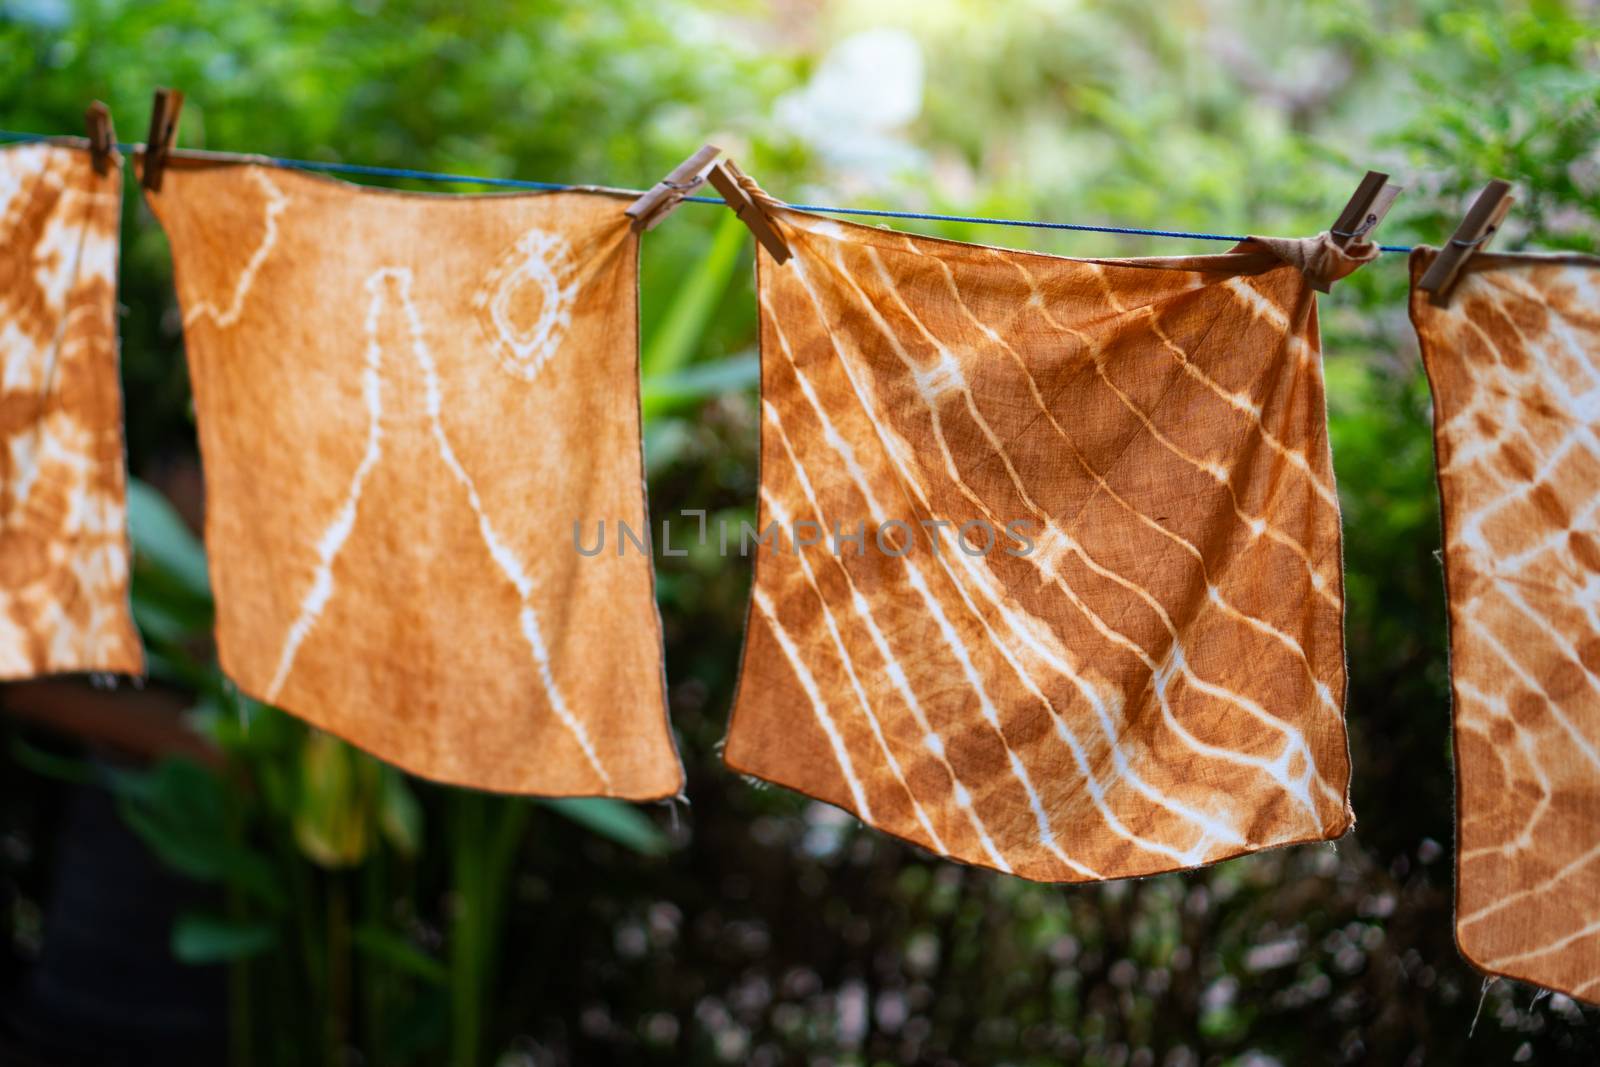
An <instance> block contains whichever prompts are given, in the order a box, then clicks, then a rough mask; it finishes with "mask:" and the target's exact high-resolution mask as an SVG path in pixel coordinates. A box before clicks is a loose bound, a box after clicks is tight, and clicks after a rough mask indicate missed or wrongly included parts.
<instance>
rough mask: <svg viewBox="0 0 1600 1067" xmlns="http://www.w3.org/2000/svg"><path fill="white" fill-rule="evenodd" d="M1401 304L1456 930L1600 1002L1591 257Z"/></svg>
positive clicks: (1468, 949)
mask: <svg viewBox="0 0 1600 1067" xmlns="http://www.w3.org/2000/svg"><path fill="white" fill-rule="evenodd" d="M1435 255H1436V253H1435V252H1434V251H1433V250H1432V249H1418V250H1417V251H1416V252H1414V253H1413V254H1412V258H1411V277H1412V283H1413V288H1412V293H1411V318H1412V321H1413V322H1414V323H1415V324H1416V327H1417V338H1418V340H1419V342H1420V343H1421V346H1422V360H1423V364H1424V365H1425V366H1426V368H1427V372H1428V381H1429V382H1430V384H1431V385H1432V388H1433V401H1434V441H1435V446H1436V451H1437V462H1438V467H1439V491H1440V496H1441V497H1442V501H1443V507H1444V550H1445V585H1446V589H1447V591H1448V593H1449V601H1450V682H1451V690H1452V696H1453V701H1452V703H1453V708H1454V711H1453V716H1454V723H1455V754H1456V767H1455V774H1456V819H1457V831H1456V940H1457V943H1458V944H1459V945H1460V948H1461V951H1462V953H1463V954H1464V955H1465V956H1466V957H1467V958H1468V959H1469V960H1471V961H1472V962H1473V963H1474V964H1475V965H1476V966H1478V967H1480V968H1482V969H1483V970H1485V971H1488V972H1490V973H1492V974H1499V975H1505V976H1508V977H1511V978H1520V979H1522V980H1524V981H1528V982H1534V983H1537V984H1539V985H1542V986H1546V987H1548V988H1550V989H1555V990H1559V991H1561V992H1563V993H1567V994H1570V995H1572V996H1575V997H1582V998H1584V999H1586V1000H1589V1001H1593V1002H1600V511H1597V502H1600V258H1595V257H1585V256H1536V255H1476V256H1473V257H1472V258H1471V259H1470V260H1468V262H1467V265H1466V267H1465V269H1464V271H1463V273H1462V275H1461V278H1460V280H1459V281H1458V282H1457V283H1456V285H1455V288H1454V291H1453V292H1452V293H1451V295H1450V301H1449V304H1448V306H1447V307H1443V308H1440V307H1435V306H1434V305H1433V304H1432V303H1431V302H1430V300H1429V296H1428V294H1427V293H1424V292H1422V291H1420V290H1418V289H1416V288H1415V284H1416V282H1417V281H1418V280H1419V279H1420V278H1421V277H1422V274H1423V272H1424V271H1426V270H1427V268H1428V265H1429V264H1431V263H1432V262H1433V259H1434V256H1435Z"/></svg>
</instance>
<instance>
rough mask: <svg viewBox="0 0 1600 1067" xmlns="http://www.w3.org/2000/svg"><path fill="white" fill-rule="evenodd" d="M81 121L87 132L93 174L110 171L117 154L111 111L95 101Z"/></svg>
mask: <svg viewBox="0 0 1600 1067" xmlns="http://www.w3.org/2000/svg"><path fill="white" fill-rule="evenodd" d="M83 121H84V125H85V126H87V127H88V130H89V158H90V159H91V160H92V161H93V162H94V172H95V173H96V174H105V173H107V172H108V171H110V169H111V160H112V157H114V156H115V155H116V152H117V131H116V128H115V127H114V126H112V125H111V109H110V108H109V107H106V105H105V104H104V103H103V102H101V101H99V100H96V101H95V102H94V103H92V104H90V105H89V108H88V110H87V111H85V112H84V113H83Z"/></svg>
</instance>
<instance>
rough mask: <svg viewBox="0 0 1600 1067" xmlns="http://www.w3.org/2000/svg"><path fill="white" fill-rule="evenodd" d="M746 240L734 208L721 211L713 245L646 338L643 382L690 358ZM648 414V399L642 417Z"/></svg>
mask: <svg viewBox="0 0 1600 1067" xmlns="http://www.w3.org/2000/svg"><path fill="white" fill-rule="evenodd" d="M744 243H745V225H744V223H742V222H740V221H739V217H738V216H737V215H735V214H733V212H731V211H729V212H724V213H723V216H722V219H721V221H720V222H719V223H718V224H717V229H716V232H715V233H714V234H713V235H712V237H711V246H710V247H709V248H708V249H706V253H705V255H704V256H703V257H701V259H700V262H699V263H698V264H697V265H696V266H695V267H694V269H692V270H690V271H688V272H687V273H686V274H684V275H682V276H680V279H679V286H678V288H677V290H676V291H675V292H674V293H673V296H672V303H671V305H670V306H669V307H668V309H667V312H666V314H665V316H664V317H663V318H662V319H661V323H660V325H659V326H657V327H656V329H654V330H652V331H651V334H650V337H649V338H648V339H646V341H645V344H644V346H643V347H644V351H643V353H642V354H641V356H640V359H639V369H640V372H641V373H642V374H643V376H644V378H645V380H646V381H649V380H650V379H652V378H657V377H660V376H662V375H666V374H671V373H672V372H674V371H676V370H679V369H680V368H681V367H683V365H684V364H686V363H688V362H689V360H690V358H691V357H693V355H694V353H695V351H696V350H697V349H698V348H699V347H700V345H701V343H702V341H703V339H704V337H705V334H706V327H707V326H708V325H709V324H710V322H711V316H712V314H713V313H714V312H715V311H716V310H717V305H718V304H720V303H721V302H722V296H723V294H724V293H726V292H727V291H728V282H729V281H730V280H731V279H732V277H733V271H734V268H735V267H737V266H738V264H739V253H740V252H741V251H742V250H743V249H744ZM650 414H651V408H650V405H649V403H648V401H647V402H646V404H645V417H646V418H648V417H649V416H650Z"/></svg>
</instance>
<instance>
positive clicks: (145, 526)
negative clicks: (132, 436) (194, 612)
mask: <svg viewBox="0 0 1600 1067" xmlns="http://www.w3.org/2000/svg"><path fill="white" fill-rule="evenodd" d="M128 536H129V539H130V540H132V542H133V551H134V553H135V555H136V556H140V557H143V558H144V559H145V560H147V561H149V562H151V563H153V564H155V565H156V566H157V567H159V568H160V569H161V570H163V571H164V572H166V573H167V574H169V575H171V576H172V577H173V578H175V579H177V580H178V581H179V582H180V583H181V585H182V586H183V588H184V589H185V590H186V591H188V592H189V593H191V594H194V595H196V596H201V597H206V598H208V599H209V598H210V596H211V579H210V577H209V576H208V575H207V573H206V553H205V549H204V548H203V547H201V545H200V541H199V540H198V539H197V538H196V537H195V536H194V534H192V533H190V532H189V528H188V527H187V526H185V525H184V522H183V520H182V519H181V518H179V517H178V513H177V512H176V511H175V510H173V507H172V505H171V504H169V503H168V502H167V498H166V497H164V496H162V495H161V494H160V493H158V492H156V491H155V489H153V488H151V487H150V486H149V485H147V484H145V483H144V482H142V481H140V480H139V479H137V478H129V479H128Z"/></svg>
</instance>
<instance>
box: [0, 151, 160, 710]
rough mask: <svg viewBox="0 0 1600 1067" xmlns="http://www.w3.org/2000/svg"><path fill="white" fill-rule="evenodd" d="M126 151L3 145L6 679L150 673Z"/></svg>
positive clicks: (0, 559)
mask: <svg viewBox="0 0 1600 1067" xmlns="http://www.w3.org/2000/svg"><path fill="white" fill-rule="evenodd" d="M121 209H122V168H121V163H120V161H118V160H116V159H111V160H109V161H108V165H107V167H106V173H105V174H97V173H95V169H94V164H93V160H92V157H91V156H90V154H89V152H88V150H87V149H82V148H74V147H69V146H66V145H54V144H40V145H27V146H23V147H12V148H5V149H0V678H27V677H31V676H34V675H39V674H49V673H53V672H61V671H115V672H118V673H123V674H140V673H143V671H144V654H143V651H142V649H141V648H140V644H139V635H138V631H137V630H135V629H134V625H133V616H132V615H131V614H130V612H129V609H128V535H127V500H126V498H127V486H126V482H125V480H124V474H123V467H124V454H123V442H122V388H121V384H120V383H119V381H118V375H117V332H116V320H115V313H116V302H117V239H118V232H117V229H118V220H119V218H120V214H121Z"/></svg>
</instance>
